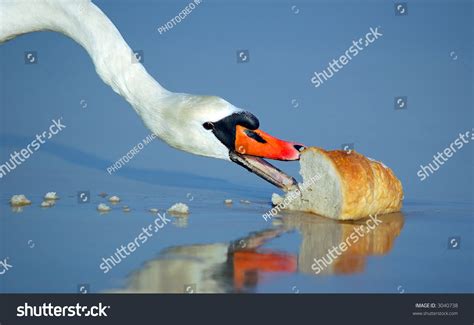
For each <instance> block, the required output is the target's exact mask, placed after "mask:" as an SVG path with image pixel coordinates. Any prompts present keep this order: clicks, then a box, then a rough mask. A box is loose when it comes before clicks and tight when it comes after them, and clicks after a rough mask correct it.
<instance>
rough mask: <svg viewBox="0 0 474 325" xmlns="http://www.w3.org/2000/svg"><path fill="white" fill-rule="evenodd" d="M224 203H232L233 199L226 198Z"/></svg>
mask: <svg viewBox="0 0 474 325" xmlns="http://www.w3.org/2000/svg"><path fill="white" fill-rule="evenodd" d="M224 203H225V204H232V200H231V199H225V200H224Z"/></svg>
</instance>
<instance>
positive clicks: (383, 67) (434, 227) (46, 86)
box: [0, 0, 474, 293]
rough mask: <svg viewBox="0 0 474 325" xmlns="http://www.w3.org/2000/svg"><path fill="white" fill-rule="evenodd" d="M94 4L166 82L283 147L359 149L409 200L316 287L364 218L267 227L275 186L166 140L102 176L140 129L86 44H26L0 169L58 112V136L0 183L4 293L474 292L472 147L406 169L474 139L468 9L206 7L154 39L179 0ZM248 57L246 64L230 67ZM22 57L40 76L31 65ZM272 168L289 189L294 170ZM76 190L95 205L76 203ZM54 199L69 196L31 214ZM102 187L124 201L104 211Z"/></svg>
mask: <svg viewBox="0 0 474 325" xmlns="http://www.w3.org/2000/svg"><path fill="white" fill-rule="evenodd" d="M94 2H96V3H97V5H98V6H99V7H100V8H101V9H102V10H103V11H104V12H105V13H106V14H107V15H108V16H109V17H110V18H111V20H112V21H113V22H114V23H115V24H116V26H117V28H118V29H119V30H120V32H121V33H122V34H123V36H124V38H125V39H126V40H127V42H128V43H129V44H130V46H131V47H132V48H133V49H135V50H141V51H143V53H144V58H145V59H144V66H145V67H146V68H147V70H148V71H149V72H150V74H151V75H152V76H154V77H155V78H156V79H157V80H158V81H159V82H160V83H161V84H162V85H163V86H165V87H166V88H168V89H170V90H172V91H177V92H188V93H196V94H212V95H218V96H221V97H223V98H225V99H227V100H228V101H229V102H231V103H233V104H234V105H236V106H237V107H242V108H245V109H248V110H250V111H252V112H253V113H254V114H255V115H256V116H258V117H259V119H260V124H261V126H262V129H263V130H264V131H266V132H268V133H270V134H272V135H275V136H278V137H281V138H284V139H288V140H294V141H298V142H301V143H305V144H306V145H315V146H320V147H323V148H327V149H334V148H336V149H339V148H341V146H342V145H343V144H345V143H353V144H354V146H355V149H356V150H357V151H359V152H361V153H363V154H365V155H367V156H369V157H372V158H374V159H377V160H381V161H383V162H384V163H385V164H386V165H388V166H389V167H390V168H392V169H393V171H394V172H395V174H396V175H397V176H398V177H399V178H400V180H401V181H402V184H403V186H404V191H405V197H406V201H405V205H404V208H403V210H402V213H400V214H394V215H390V216H386V217H384V221H383V223H382V224H381V225H380V226H379V227H378V228H377V229H376V230H374V232H373V233H370V234H367V235H366V236H365V237H364V238H363V239H361V240H360V241H359V242H358V245H354V246H353V247H351V249H350V250H348V251H347V252H345V254H343V255H341V256H339V257H338V258H337V259H335V260H334V261H333V262H332V263H331V264H330V265H329V266H328V267H326V268H325V269H324V270H323V271H322V272H321V273H320V274H315V271H314V270H313V268H312V263H313V259H314V258H320V257H322V256H325V255H326V254H327V251H328V249H330V248H331V247H332V246H333V245H338V244H339V243H340V242H342V241H343V240H344V239H345V238H347V236H348V235H350V234H351V233H352V232H353V231H354V227H356V226H357V225H358V223H357V224H352V223H338V222H335V221H331V220H327V219H323V218H320V217H317V216H309V215H304V214H300V213H291V214H284V215H281V216H280V217H279V218H277V219H276V220H273V221H268V222H266V221H265V220H264V219H263V218H262V217H261V215H262V214H263V213H265V212H267V210H268V209H269V208H270V207H271V206H270V197H271V194H272V192H273V191H275V189H274V188H273V187H272V186H271V185H269V184H266V183H263V181H262V180H261V179H259V178H257V177H255V176H254V175H251V174H250V173H247V171H245V170H243V169H242V168H240V167H239V166H237V165H234V164H231V163H230V162H226V161H221V160H214V159H208V158H204V157H196V156H193V155H190V154H187V153H184V152H180V151H178V150H175V149H172V148H169V147H168V146H166V145H164V144H163V143H161V142H159V140H155V141H154V142H153V143H152V144H150V145H148V146H146V147H145V149H144V150H142V151H141V152H140V153H139V154H138V155H137V156H136V157H135V158H134V159H133V160H132V161H131V162H130V163H128V164H127V165H126V166H125V167H124V168H122V169H120V170H119V171H117V172H116V173H114V174H112V175H109V174H108V173H107V172H106V169H107V167H108V166H110V165H111V164H113V163H114V162H115V161H116V159H118V158H120V157H121V156H122V155H124V154H126V153H127V152H128V151H129V150H130V149H131V148H132V147H133V146H135V145H136V144H137V143H138V142H140V141H142V139H143V138H145V137H146V136H147V135H148V134H149V131H148V130H146V129H145V127H144V126H143V123H142V122H141V121H140V119H139V118H138V117H137V116H136V114H135V112H134V111H133V110H132V109H131V108H130V105H129V104H128V103H126V102H125V101H124V100H123V99H122V98H121V97H120V96H118V95H116V94H115V93H114V92H113V91H112V90H111V89H110V88H109V87H108V86H106V85H104V84H103V82H102V81H101V80H100V79H99V78H98V77H97V74H96V72H95V70H94V67H93V65H92V63H91V60H90V58H89V57H88V55H87V54H86V53H85V51H84V50H83V49H81V48H80V46H79V45H77V44H75V43H74V42H73V41H72V40H70V39H68V38H66V37H64V36H62V35H59V34H56V33H52V32H44V33H35V34H28V35H24V36H21V37H19V38H16V39H14V40H12V41H9V42H7V43H5V44H2V45H0V164H3V163H4V162H5V161H7V160H8V159H9V157H10V154H11V153H13V152H14V151H15V150H17V151H18V150H20V149H21V148H25V147H26V146H27V144H29V143H30V142H31V141H32V140H33V139H34V138H35V135H36V134H37V133H40V132H42V131H44V130H46V129H47V128H48V127H49V125H50V124H51V120H52V119H57V118H59V117H63V122H64V124H65V125H66V126H67V127H66V129H64V130H63V131H61V133H59V134H57V135H56V136H54V137H53V138H52V139H50V140H49V141H48V142H47V143H45V144H44V145H42V146H41V148H40V150H38V151H36V152H35V153H34V154H33V155H32V156H31V157H30V158H29V159H28V160H27V161H25V162H24V163H23V164H21V165H20V166H18V167H17V168H16V169H15V170H13V171H12V172H11V173H9V174H7V175H5V176H4V177H3V178H1V180H0V261H3V259H4V258H7V257H8V259H7V260H8V262H9V263H10V264H11V265H12V266H13V267H12V268H11V269H9V270H8V271H7V272H5V274H0V291H1V292H77V291H78V287H79V286H80V285H83V284H85V285H86V287H87V288H89V290H90V292H143V291H147V292H185V291H186V292H189V291H194V292H285V293H296V292H300V293H306V292H389V293H397V292H399V293H413V292H473V291H474V282H473V277H472V269H473V263H474V252H473V239H472V238H473V236H472V234H473V230H474V229H473V216H474V213H473V204H474V203H473V202H474V195H473V179H474V178H473V175H474V169H473V168H472V166H473V161H474V154H473V152H474V151H473V146H472V141H470V143H469V144H466V145H465V146H464V147H463V148H462V150H459V151H458V152H457V153H456V154H455V155H453V156H452V157H451V158H450V159H449V161H447V162H446V163H445V164H444V165H443V166H442V167H441V168H440V169H439V170H438V171H437V172H436V173H435V174H433V175H431V176H430V177H429V178H428V179H426V180H424V181H420V179H419V177H418V176H417V171H418V169H419V168H420V165H427V164H428V163H430V162H431V161H432V159H433V155H435V154H436V153H437V152H439V151H443V150H444V148H446V147H448V146H449V145H450V143H451V142H453V141H454V140H455V139H456V138H457V137H458V135H459V133H460V132H463V133H464V132H466V131H470V132H472V121H473V109H472V108H473V107H474V106H473V96H472V89H473V78H472V76H473V74H472V68H473V66H474V64H473V60H472V58H473V57H474V56H473V44H474V43H473V42H472V40H473V33H474V29H473V28H472V21H473V12H474V11H473V3H472V1H467V0H466V1H464V0H455V1H451V0H449V1H448V0H443V1H436V2H433V1H416V2H414V1H409V2H408V6H409V7H408V15H406V16H396V15H395V13H394V4H393V2H387V1H377V2H375V1H299V2H295V1H283V0H282V1H276V0H275V1H272V2H271V4H270V2H269V1H239V2H237V1H225V2H223V1H213V0H208V1H207V0H205V1H203V3H202V4H201V5H200V6H199V7H197V8H196V9H195V10H194V11H193V12H192V13H191V14H190V15H189V16H188V17H187V18H186V19H185V20H184V21H183V22H181V23H180V24H179V25H177V26H176V27H174V28H173V29H172V30H170V31H168V32H166V33H165V34H163V35H160V34H159V33H158V32H157V28H158V27H159V26H161V25H162V24H164V23H166V22H167V21H168V20H169V19H171V18H172V17H174V16H175V15H176V14H177V13H178V12H180V11H181V10H182V9H183V8H184V7H185V6H186V5H187V4H188V3H189V1H188V0H184V1H174V0H173V1H159V2H150V1H134V2H133V6H130V5H129V3H130V2H129V1H116V0H114V1H111V0H100V1H94ZM293 6H295V7H293ZM292 8H293V9H292ZM296 9H297V10H296ZM243 17H245V18H243ZM377 26H380V27H381V29H380V30H381V32H382V33H383V37H382V38H380V39H379V40H377V41H376V42H374V43H373V44H372V45H370V47H369V48H367V49H365V50H364V52H363V53H361V54H360V55H358V56H357V57H355V58H354V60H352V61H351V62H350V63H349V64H347V65H346V66H345V67H344V69H342V70H341V71H339V72H338V73H337V74H335V75H334V76H333V77H332V78H331V79H329V80H328V81H327V82H326V83H324V84H323V85H322V86H320V87H318V88H315V87H314V86H313V85H312V84H311V81H310V80H311V77H312V76H313V73H314V72H315V71H322V70H323V69H324V68H326V67H327V65H328V62H329V61H331V60H332V59H336V58H338V57H339V56H340V55H342V54H344V51H345V50H346V49H347V48H348V47H349V46H351V44H352V41H353V40H356V39H358V38H359V37H363V36H364V35H365V33H366V32H367V31H368V30H369V28H370V27H377ZM242 49H243V50H248V53H249V55H250V61H249V62H248V63H245V64H243V63H237V62H236V53H237V50H242ZM26 51H35V52H36V54H37V56H38V61H37V64H25V58H24V55H25V52H26ZM396 96H404V97H407V99H408V106H407V107H406V109H403V110H395V109H394V98H395V97H396ZM296 103H297V105H296ZM277 166H278V167H280V168H282V169H283V170H285V171H287V172H288V173H289V174H291V175H293V176H297V173H298V169H299V164H298V163H297V162H288V163H277ZM81 190H86V191H89V192H90V193H91V202H90V203H85V204H79V203H78V200H77V193H78V191H81ZM49 191H56V192H58V194H59V196H60V197H61V199H60V200H59V201H58V202H57V204H56V206H54V207H53V208H48V209H45V208H41V207H40V206H39V205H40V203H41V198H42V196H43V195H44V194H45V193H46V192H49ZM101 192H106V193H108V194H110V195H118V196H120V197H121V198H122V200H123V201H122V202H121V203H120V204H118V205H116V206H114V207H113V209H112V211H111V212H110V213H107V214H102V215H101V214H99V213H98V212H97V211H96V207H97V205H98V203H100V202H105V199H103V198H101V197H99V196H98V194H99V193H101ZM20 193H21V194H25V195H26V196H27V197H29V198H30V199H31V200H32V201H33V204H32V205H31V206H28V207H25V208H24V209H23V210H22V211H12V209H11V207H10V206H9V204H8V200H9V199H10V197H11V196H12V195H13V194H20ZM227 198H231V199H233V200H234V203H233V204H232V206H226V205H224V203H223V200H224V199H227ZM240 200H249V201H250V202H251V203H250V204H245V203H240ZM176 202H184V203H186V204H188V205H189V207H190V210H191V214H190V215H189V217H188V218H171V220H172V222H171V223H169V224H167V225H166V226H164V227H163V228H162V229H160V230H159V231H158V232H157V233H156V234H154V236H153V237H151V238H150V239H149V240H148V241H147V242H146V243H144V244H143V245H142V246H140V247H139V248H137V249H136V250H135V251H134V252H133V253H132V254H130V255H129V256H127V257H126V258H124V259H123V260H121V262H120V263H119V264H118V265H116V266H115V267H113V268H112V269H111V270H110V271H109V272H107V273H106V274H104V273H103V271H102V270H101V269H100V264H101V263H102V258H107V257H110V256H111V255H113V254H114V253H115V251H116V249H117V248H119V247H120V246H121V245H126V244H128V243H129V242H131V241H134V239H135V237H136V236H137V235H139V233H140V232H141V231H142V227H145V226H148V225H149V224H150V223H152V222H153V220H154V219H155V216H153V215H152V214H151V213H150V212H148V209H150V208H158V209H160V211H161V212H163V211H165V210H166V209H167V208H168V207H169V206H171V205H172V204H174V203H176ZM122 205H128V206H130V208H131V209H132V211H131V212H130V213H124V212H122V210H121V207H122ZM451 237H455V239H456V240H457V241H460V242H458V245H457V246H456V248H449V246H448V241H449V240H450V238H451ZM0 272H2V270H1V268H0Z"/></svg>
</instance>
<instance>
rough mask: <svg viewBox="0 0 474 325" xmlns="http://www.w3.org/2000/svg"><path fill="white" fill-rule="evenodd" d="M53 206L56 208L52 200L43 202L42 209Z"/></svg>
mask: <svg viewBox="0 0 474 325" xmlns="http://www.w3.org/2000/svg"><path fill="white" fill-rule="evenodd" d="M53 206H54V200H52V199H49V200H46V201H43V202H41V207H42V208H51V207H53Z"/></svg>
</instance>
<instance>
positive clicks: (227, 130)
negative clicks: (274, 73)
mask: <svg viewBox="0 0 474 325" xmlns="http://www.w3.org/2000/svg"><path fill="white" fill-rule="evenodd" d="M43 30H49V31H55V32H59V33H62V34H64V35H66V36H68V37H69V38H71V39H73V40H74V41H75V42H77V43H78V44H79V45H81V46H82V47H83V48H84V49H85V50H86V51H87V53H88V54H89V56H90V57H91V59H92V61H93V64H94V66H95V69H96V72H97V74H98V75H99V77H100V78H101V79H102V80H103V81H104V82H105V83H106V84H107V85H109V86H110V87H111V88H112V89H113V90H114V91H115V92H116V93H118V94H119V95H121V96H122V97H123V98H124V99H125V100H126V101H128V102H129V103H130V105H131V106H132V108H133V109H134V110H135V111H136V113H137V114H138V115H139V116H140V117H141V119H142V121H143V123H144V124H145V126H146V127H148V128H149V129H150V130H151V132H152V133H154V134H155V135H156V136H157V137H158V138H160V139H161V140H162V141H164V142H165V143H167V144H168V145H170V146H171V147H174V148H176V149H179V150H183V151H186V152H189V153H192V154H195V155H201V156H206V157H212V158H218V159H225V160H229V161H232V162H235V163H237V164H238V165H240V166H242V167H244V168H246V169H247V170H249V171H251V172H253V173H255V174H257V175H258V176H260V177H262V178H263V179H265V180H266V181H268V182H270V183H272V184H273V185H276V186H278V187H280V188H281V189H283V190H288V189H290V188H291V187H293V186H295V184H296V181H295V180H294V179H293V178H292V177H290V176H288V175H286V174H285V173H283V172H282V171H280V170H279V169H277V168H276V167H274V166H273V165H271V164H270V163H268V162H267V161H266V160H264V159H263V158H267V159H275V160H286V161H289V160H298V159H299V157H300V151H301V150H302V149H304V146H303V145H301V144H299V143H295V142H290V141H283V140H280V139H278V138H275V137H273V136H271V135H269V134H267V133H265V132H263V131H262V130H260V129H259V120H258V118H257V117H256V116H255V115H253V114H252V113H250V112H248V111H246V110H244V109H241V108H237V107H235V106H234V105H232V104H231V103H229V102H227V101H226V100H224V99H222V98H220V97H217V96H200V95H191V94H186V93H175V92H171V91H169V90H167V89H165V88H164V87H163V86H161V85H160V84H159V83H158V82H157V81H156V80H155V79H154V78H153V77H151V76H150V75H149V74H148V73H147V71H146V70H145V68H144V67H143V65H142V64H141V63H139V62H136V60H134V59H135V57H134V56H133V52H132V50H131V48H130V47H129V46H128V44H127V43H126V42H125V40H124V39H123V37H122V35H121V34H120V32H119V31H118V29H117V28H116V27H115V25H114V24H113V23H112V22H111V21H110V20H109V18H108V17H107V16H106V15H105V14H104V13H103V12H102V11H101V10H100V9H99V8H98V7H97V6H96V5H95V4H94V3H92V2H91V1H90V0H0V43H3V42H6V41H9V40H11V39H13V38H15V37H16V36H19V35H22V34H26V33H30V32H35V31H43Z"/></svg>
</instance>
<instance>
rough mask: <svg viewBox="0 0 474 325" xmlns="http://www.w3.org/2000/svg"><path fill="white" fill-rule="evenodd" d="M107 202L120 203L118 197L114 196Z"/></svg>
mask: <svg viewBox="0 0 474 325" xmlns="http://www.w3.org/2000/svg"><path fill="white" fill-rule="evenodd" d="M109 202H110V203H119V202H120V198H119V197H118V196H116V195H114V196H111V197H109Z"/></svg>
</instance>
